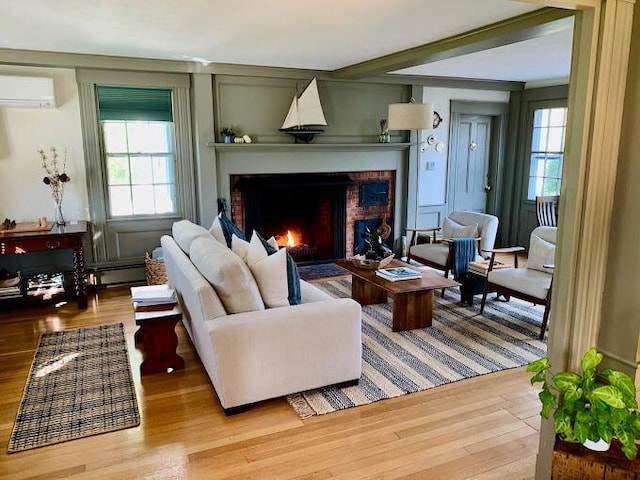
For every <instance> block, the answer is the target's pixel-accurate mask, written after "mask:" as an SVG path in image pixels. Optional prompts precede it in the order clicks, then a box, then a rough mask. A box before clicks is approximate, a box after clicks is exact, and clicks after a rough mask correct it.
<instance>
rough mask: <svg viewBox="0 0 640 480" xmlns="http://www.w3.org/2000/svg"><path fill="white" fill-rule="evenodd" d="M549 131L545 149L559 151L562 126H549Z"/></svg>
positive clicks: (561, 141)
mask: <svg viewBox="0 0 640 480" xmlns="http://www.w3.org/2000/svg"><path fill="white" fill-rule="evenodd" d="M548 132H549V143H548V144H547V148H546V150H547V151H548V152H561V151H562V147H563V145H562V143H563V141H564V127H551V128H549V130H548Z"/></svg>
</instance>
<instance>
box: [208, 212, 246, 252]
mask: <svg viewBox="0 0 640 480" xmlns="http://www.w3.org/2000/svg"><path fill="white" fill-rule="evenodd" d="M209 232H211V235H213V236H214V238H215V239H216V240H217V241H218V242H220V243H222V244H223V245H226V246H227V247H229V248H231V238H232V237H233V235H236V236H237V237H238V238H241V239H242V240H244V239H245V236H244V233H243V232H242V230H240V229H239V228H238V227H236V226H235V224H234V223H233V222H232V221H231V220H229V219H228V218H227V217H226V216H225V215H223V214H222V213H220V214H218V216H216V218H214V219H213V223H212V224H211V228H210V229H209Z"/></svg>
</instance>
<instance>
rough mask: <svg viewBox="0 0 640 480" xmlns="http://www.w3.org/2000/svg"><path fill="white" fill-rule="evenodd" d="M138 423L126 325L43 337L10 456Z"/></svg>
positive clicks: (28, 383)
mask: <svg viewBox="0 0 640 480" xmlns="http://www.w3.org/2000/svg"><path fill="white" fill-rule="evenodd" d="M139 424H140V414H139V413H138V404H137V402H136V394H135V389H134V385H133V379H132V377H131V367H130V365H129V356H128V354H127V346H126V341H125V337H124V326H123V325H122V323H115V324H111V325H100V326H97V327H88V328H79V329H76V330H66V331H62V332H54V333H44V334H42V336H41V337H40V343H39V345H38V348H37V349H36V352H35V355H34V358H33V363H32V365H31V371H30V372H29V377H28V378H27V384H26V386H25V387H24V392H23V394H22V401H21V402H20V406H19V407H18V414H17V416H16V422H15V424H14V427H13V432H12V433H11V438H10V439H9V447H8V452H9V453H13V452H19V451H21V450H28V449H31V448H37V447H43V446H45V445H51V444H54V443H59V442H65V441H67V440H74V439H77V438H82V437H87V436H90V435H97V434H99V433H106V432H112V431H114V430H121V429H123V428H129V427H135V426H137V425H139Z"/></svg>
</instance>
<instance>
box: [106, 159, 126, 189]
mask: <svg viewBox="0 0 640 480" xmlns="http://www.w3.org/2000/svg"><path fill="white" fill-rule="evenodd" d="M107 176H108V180H107V182H108V184H109V185H128V184H129V183H130V182H129V159H128V157H123V156H118V157H116V156H109V157H107Z"/></svg>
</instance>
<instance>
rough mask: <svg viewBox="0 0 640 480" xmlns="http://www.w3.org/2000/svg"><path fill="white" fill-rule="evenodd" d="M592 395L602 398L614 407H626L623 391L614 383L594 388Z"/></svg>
mask: <svg viewBox="0 0 640 480" xmlns="http://www.w3.org/2000/svg"><path fill="white" fill-rule="evenodd" d="M591 397H592V398H597V399H599V400H602V401H603V402H604V403H606V404H607V405H609V406H611V407H613V408H625V404H624V401H623V400H622V392H621V391H620V390H618V389H617V388H616V387H614V386H613V385H605V386H603V387H598V388H594V389H593V391H592V392H591Z"/></svg>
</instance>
